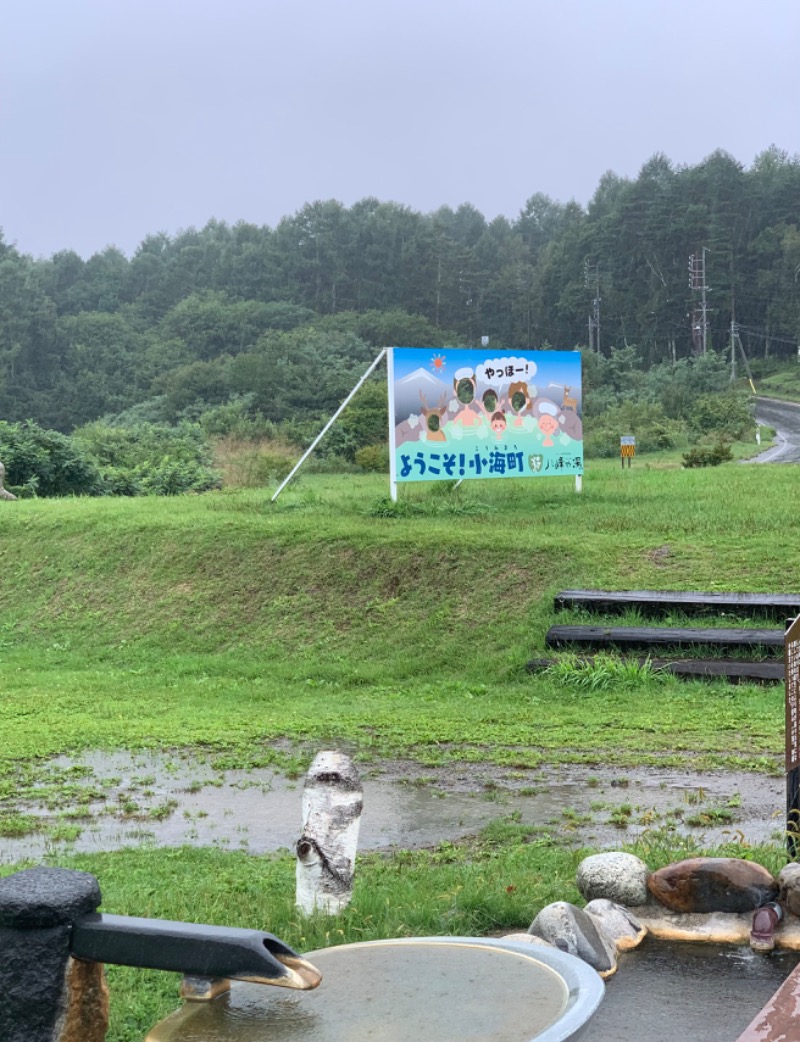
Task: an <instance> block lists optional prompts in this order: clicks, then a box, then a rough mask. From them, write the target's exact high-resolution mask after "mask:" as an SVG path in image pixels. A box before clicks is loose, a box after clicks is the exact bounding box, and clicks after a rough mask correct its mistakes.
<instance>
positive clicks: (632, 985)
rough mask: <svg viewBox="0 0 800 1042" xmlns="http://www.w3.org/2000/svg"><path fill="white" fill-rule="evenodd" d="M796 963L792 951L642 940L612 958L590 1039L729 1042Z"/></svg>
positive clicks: (796, 956)
mask: <svg viewBox="0 0 800 1042" xmlns="http://www.w3.org/2000/svg"><path fill="white" fill-rule="evenodd" d="M798 961H800V954H798V953H797V952H777V953H772V954H770V955H760V954H757V953H755V952H753V951H751V950H750V949H749V948H733V947H723V946H719V945H712V944H699V943H698V944H689V943H678V942H676V943H671V942H668V941H654V940H652V939H650V938H647V939H646V940H645V941H644V943H643V944H642V945H641V947H639V948H637V949H636V951H633V952H629V953H628V954H626V955H622V956H620V961H619V969H618V970H617V972H616V973H615V974H614V976H613V977H612V978H611V979H610V980H608V981H606V994H605V998H604V999H603V1001H602V1002H601V1003H600V1008H599V1009H598V1011H597V1013H595V1015H594V1016H593V1017H592V1020H591V1022H590V1024H589V1031H588V1035H587V1037H588V1039H590V1040H591V1042H675V1040H676V1039H686V1040H687V1042H689V1040H690V1042H733V1039H736V1038H738V1037H739V1035H740V1034H741V1033H742V1031H744V1029H745V1028H746V1027H747V1025H748V1024H749V1023H750V1022H751V1020H753V1018H754V1017H755V1016H756V1014H757V1013H758V1012H759V1011H760V1010H761V1009H762V1008H763V1007H764V1005H765V1004H766V1003H767V1002H768V1001H769V999H770V998H771V997H772V996H773V995H774V993H775V992H776V991H777V990H778V988H779V987H780V986H781V984H783V982H784V980H786V978H787V977H788V975H789V974H790V973H791V971H792V970H793V969H794V967H795V966H796V965H797V963H798Z"/></svg>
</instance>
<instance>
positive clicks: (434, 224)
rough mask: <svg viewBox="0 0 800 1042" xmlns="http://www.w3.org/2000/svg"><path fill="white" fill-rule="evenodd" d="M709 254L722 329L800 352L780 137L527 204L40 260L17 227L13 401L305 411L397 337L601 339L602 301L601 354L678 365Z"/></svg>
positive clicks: (693, 337)
mask: <svg viewBox="0 0 800 1042" xmlns="http://www.w3.org/2000/svg"><path fill="white" fill-rule="evenodd" d="M703 250H705V264H706V268H705V277H706V282H707V286H708V294H707V302H708V307H709V310H708V347H709V348H710V349H711V350H712V351H713V350H715V349H716V350H717V351H723V350H724V349H725V348H726V347H727V344H728V339H729V330H730V323H731V320H732V317H735V319H736V321H737V322H738V323H739V324H740V330H741V336H742V340H743V343H744V345H745V347H746V348H747V349H748V353H750V354H751V355H753V356H755V355H758V356H762V357H763V356H764V355H769V354H772V355H780V354H793V353H794V352H795V351H796V343H797V337H798V335H800V157H798V156H789V155H787V154H786V153H785V152H782V151H781V150H779V149H778V148H775V147H773V148H770V149H769V150H767V151H766V152H764V153H762V154H761V155H759V156H758V157H757V158H756V159H755V160H754V162H753V163H752V165H751V166H750V167H749V168H745V167H743V166H742V164H740V163H738V162H737V161H736V160H734V159H733V158H732V157H731V156H729V155H727V154H726V153H724V152H715V153H713V154H712V155H710V156H709V157H708V158H707V159H706V160H704V161H703V162H702V163H700V164H698V165H696V166H687V167H676V166H675V165H673V164H672V163H671V162H670V161H669V160H668V159H667V158H666V157H664V156H663V155H656V156H654V157H653V158H652V159H650V160H649V161H648V162H647V163H646V164H645V165H644V167H643V168H642V170H641V172H640V173H639V175H638V177H637V178H636V179H625V178H622V177H618V176H616V175H615V174H613V173H607V174H605V175H604V176H603V178H602V179H601V181H600V183H599V185H598V187H597V190H596V192H595V194H594V197H593V198H592V200H591V202H590V203H589V204H588V206H587V207H585V208H584V207H582V206H580V205H578V204H577V203H575V202H569V203H560V202H556V201H554V200H553V199H551V198H549V197H547V196H544V195H541V194H537V195H534V196H532V197H531V198H530V199H529V200H528V202H527V203H526V204H525V206H524V208H523V209H522V211H521V212H520V214H519V216H518V217H517V219H516V220H508V219H506V218H504V217H498V218H496V219H494V220H492V221H487V220H486V219H485V218H484V217H483V216H482V215H481V214H480V213H479V212H478V210H476V209H475V208H474V207H473V206H471V205H469V204H465V205H462V206H460V207H458V208H457V209H455V210H454V209H451V208H449V207H442V208H441V209H439V210H437V211H436V212H434V213H431V214H421V213H417V212H415V211H413V210H411V209H409V208H407V207H405V206H402V205H399V204H397V203H392V202H380V201H378V200H377V199H364V200H361V201H360V202H358V203H356V204H354V205H353V206H351V207H349V208H348V207H345V206H343V205H341V204H340V203H338V202H335V201H327V202H315V203H310V204H308V205H306V206H304V207H303V208H302V209H301V210H300V211H299V212H298V213H296V214H294V215H293V216H291V217H286V218H284V219H283V220H281V221H280V223H279V224H278V225H277V226H276V227H275V228H269V227H258V226H255V225H252V224H247V223H244V222H240V223H237V224H234V225H228V224H225V223H223V222H219V221H214V220H212V221H210V222H209V223H208V224H207V225H206V226H205V227H204V228H202V229H200V230H196V229H189V230H186V231H183V232H181V233H179V234H177V235H175V236H174V237H170V236H168V235H166V234H152V235H148V236H147V237H146V238H145V239H144V240H143V241H142V242H141V244H140V245H139V247H138V249H137V250H136V251H135V253H134V255H133V256H132V257H130V258H127V257H126V256H125V255H124V254H123V253H122V252H120V251H119V250H118V249H116V248H114V247H108V248H107V249H105V250H103V251H102V252H100V253H97V254H95V255H94V256H92V257H90V258H89V259H88V260H84V259H82V258H81V257H80V256H78V255H77V254H76V253H74V252H71V251H63V252H60V253H57V254H54V255H53V256H52V257H50V258H47V259H34V258H32V257H29V256H27V255H25V254H23V253H20V252H19V251H18V250H17V249H16V248H15V247H14V246H13V245H11V244H9V243H7V242H4V241H3V240H2V239H1V238H0V419H2V420H4V421H12V422H13V421H19V420H24V419H32V420H35V421H36V422H37V423H38V424H41V425H43V426H45V427H48V428H53V429H55V430H58V431H62V432H69V431H72V430H73V429H75V428H76V427H80V426H82V425H85V424H87V423H90V422H91V421H95V420H97V419H98V418H101V417H110V416H119V415H120V414H127V415H128V416H129V418H130V417H133V418H135V419H138V420H139V421H146V422H150V423H153V422H157V423H171V424H175V423H178V422H181V421H186V420H196V419H198V418H199V417H200V416H201V415H208V414H209V412H215V416H216V420H215V422H216V424H217V427H218V428H219V430H220V431H223V430H224V428H225V424H226V422H228V423H230V422H231V417H234V416H235V417H236V418H237V419H238V420H239V421H241V420H242V418H243V417H250V418H251V419H252V418H256V417H257V418H259V419H260V420H263V421H268V422H271V423H277V424H281V423H283V424H287V423H288V424H291V423H292V422H293V419H294V418H295V417H296V416H297V415H298V413H300V412H302V414H303V415H304V416H306V417H309V416H313V417H317V416H323V415H325V414H329V413H330V412H331V411H332V409H333V408H334V407H335V406H336V405H337V404H338V403H339V402H340V401H341V399H342V398H343V396H344V395H345V394H346V393H347V392H348V391H349V390H350V388H351V387H352V386H353V384H354V383H355V380H356V378H357V377H358V376H359V375H360V374H361V372H363V370H364V369H365V368H366V365H367V364H368V363H369V361H370V360H371V359H372V358H373V357H374V355H375V350H376V348H379V347H381V346H385V345H389V344H406V345H416V344H419V345H426V346H432V347H442V346H447V345H450V346H453V345H463V346H473V345H475V344H477V343H480V338H481V337H482V336H488V337H490V338H491V341H490V342H491V343H492V345H494V346H498V347H505V346H509V347H515V348H527V349H531V348H541V347H546V346H552V347H557V348H560V349H570V348H573V347H576V346H588V341H589V336H590V333H589V326H588V319H589V315H590V313H591V311H592V307H593V300H594V299H595V298H598V297H599V301H600V303H599V314H600V335H599V339H600V345H599V346H600V349H601V355H602V356H604V357H605V358H606V359H610V358H612V357H613V356H614V352H615V351H617V352H620V351H622V352H628V354H627V355H623V356H621V357H628V358H629V361H630V364H631V366H633V365H634V363H635V365H636V366H638V367H639V368H640V369H641V370H642V371H643V372H647V371H649V370H651V369H652V368H653V367H660V366H664V365H667V366H673V367H674V366H675V365H678V366H680V364H681V363H688V362H690V361H691V360H692V359H693V358H694V357H696V354H697V351H698V339H697V334H696V329H695V333H694V334H693V331H692V327H693V326H695V327H696V326H697V314H698V312H697V310H696V309H697V308H698V307H699V302H700V298H699V292H698V289H697V288H695V289H694V290H692V289H691V288H690V284H689V257H690V255H695V257H698V256H700V255H701V254H702V251H703ZM594 336H595V337H596V336H597V331H596V330H595V333H594ZM594 346H597V344H596V341H595V343H594ZM601 361H602V359H601ZM612 368H613V367H612ZM617 369H619V365H617ZM597 371H598V370H597V367H595V372H597ZM612 397H613V396H612ZM607 404H608V405H609V406H613V405H614V404H615V401H614V400H611V399H609V401H608V403H607ZM376 409H377V405H376ZM131 410H133V411H132V412H131ZM226 417H227V420H226Z"/></svg>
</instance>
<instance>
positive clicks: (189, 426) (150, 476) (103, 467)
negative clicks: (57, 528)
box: [73, 422, 221, 496]
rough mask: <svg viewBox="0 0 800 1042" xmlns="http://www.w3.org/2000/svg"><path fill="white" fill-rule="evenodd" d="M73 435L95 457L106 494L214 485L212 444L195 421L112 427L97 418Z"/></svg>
mask: <svg viewBox="0 0 800 1042" xmlns="http://www.w3.org/2000/svg"><path fill="white" fill-rule="evenodd" d="M73 439H74V440H75V441H76V442H77V443H78V444H79V445H80V446H81V447H82V448H83V449H84V451H85V452H86V454H87V456H89V458H91V459H92V460H94V461H95V463H96V465H97V468H98V471H99V473H100V475H101V479H102V482H103V491H104V492H105V493H106V494H108V495H117V496H120V495H124V496H140V495H143V496H153V495H159V496H175V495H179V494H180V493H182V492H205V491H207V490H208V489H212V488H218V487H219V485H220V483H221V482H220V476H219V474H218V473H217V472H216V471H215V470H214V469H213V467H212V456H211V446H210V445H209V443H208V440H207V438H206V435H205V432H204V431H203V429H202V428H201V427H200V426H199V424H196V423H181V424H179V425H178V426H177V427H169V426H167V425H166V424H157V423H138V424H134V425H132V426H130V427H111V426H108V425H107V424H104V423H101V422H97V423H90V424H87V426H85V427H81V428H80V429H79V430H77V431H75V433H74V435H73Z"/></svg>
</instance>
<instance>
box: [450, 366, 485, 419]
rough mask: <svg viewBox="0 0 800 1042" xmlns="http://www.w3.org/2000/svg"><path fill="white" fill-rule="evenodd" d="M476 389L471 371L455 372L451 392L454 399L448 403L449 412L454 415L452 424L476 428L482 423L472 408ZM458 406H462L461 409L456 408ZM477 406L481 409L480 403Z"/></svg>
mask: <svg viewBox="0 0 800 1042" xmlns="http://www.w3.org/2000/svg"><path fill="white" fill-rule="evenodd" d="M477 389H478V382H477V380H476V379H475V373H474V371H473V370H472V369H459V370H457V372H456V375H455V377H454V378H453V390H454V391H455V393H456V397H455V399H454V400H453V401H451V402H450V408H451V410H452V411H455V413H456V415H455V416H454V417H453V423H460V424H461V426H462V427H477V426H478V425H480V423H481V422H482V421H483V417H482V416H481V414H480V413H479V412H476V411H475V410H474V409H473V408H472V403H473V402H474V401H475V393H476V391H477ZM459 404H461V405H462V406H463V408H462V409H459V408H458V406H459ZM478 404H479V405H480V407H481V408H483V403H482V402H479V403H478Z"/></svg>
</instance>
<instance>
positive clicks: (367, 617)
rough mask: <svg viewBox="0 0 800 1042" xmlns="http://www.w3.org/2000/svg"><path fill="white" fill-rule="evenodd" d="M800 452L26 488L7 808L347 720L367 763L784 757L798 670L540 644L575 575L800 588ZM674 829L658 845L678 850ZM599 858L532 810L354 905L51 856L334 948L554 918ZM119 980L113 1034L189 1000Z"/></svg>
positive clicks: (165, 863) (110, 885) (119, 900)
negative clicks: (652, 663) (334, 909)
mask: <svg viewBox="0 0 800 1042" xmlns="http://www.w3.org/2000/svg"><path fill="white" fill-rule="evenodd" d="M797 473H798V472H797V469H796V468H795V467H792V466H769V467H762V466H742V465H739V464H730V465H726V466H724V467H719V468H715V469H707V470H682V469H680V468H679V466H678V465H677V462H676V460H675V459H674V458H668V457H665V458H654V457H651V458H638V459H637V460H636V462H635V464H634V466H633V468H631V469H630V470H628V469H626V470H624V471H623V470H622V469H621V468H620V466H619V463H618V461H612V462H601V463H595V462H590V464H589V466H588V468H587V472H586V474H585V476H584V491H583V493H582V494H580V495H577V494H576V493H575V489H574V482H573V480H572V479H562V480H551V479H542V480H531V481H527V482H514V481H507V482H506V481H494V482H481V483H477V482H476V483H471V484H470V483H465V484H464V485H462V486H461V487H460V488H458V489H452V488H450V487H449V486H448V487H444V486H430V487H429V486H416V487H413V488H409V487H404V488H401V490H400V493H401V494H400V501H399V503H398V504H391V503H390V502H389V501H388V499H387V482H386V480H385V479H383V478H380V477H372V476H346V477H345V476H341V477H338V476H336V477H335V476H331V477H327V476H314V477H307V478H302V479H301V481H300V482H298V483H297V484H295V485H293V486H291V487H290V488H289V489H288V490H287V491H286V492H285V493H284V494H283V495H282V496H281V498H280V499H279V500H278V502H277V503H276V504H271V503H270V501H269V497H270V494H271V490H270V491H263V492H262V491H242V492H235V493H225V492H221V493H210V494H207V495H203V496H188V497H182V498H178V499H155V498H153V499H131V500H124V499H114V500H112V499H108V500H89V499H85V500H84V499H74V500H60V501H56V500H47V501H46V500H20V501H18V502H16V503H2V504H0V538H2V548H3V554H2V567H1V568H0V655H1V656H2V658H1V661H2V686H1V687H0V709H1V710H2V714H1V715H0V731H1V733H2V742H0V825H1V824H2V820H3V816H6V817H7V818H10V817H12V816H13V814H14V813H15V809H16V805H17V801H18V800H19V799H20V797H21V796H24V794H25V793H26V792H30V790H31V788H32V787H34V786H36V785H42V784H45V783H46V784H49V785H51V786H54V787H55V789H56V791H57V788H58V786H64V785H66V784H67V783H68V779H67V778H65V777H59V776H58V775H54V774H53V773H52V772H48V770H47V758H48V757H51V756H53V755H55V754H60V753H66V752H77V751H80V750H87V749H103V748H120V747H122V748H126V749H131V750H135V749H142V748H152V747H158V748H167V749H169V748H181V749H186V748H190V749H191V748H193V747H200V746H202V747H203V748H204V749H210V750H211V751H212V753H213V755H214V757H215V758H216V761H217V763H218V764H219V765H222V766H227V767H232V766H240V767H247V766H248V765H256V764H266V763H277V764H279V765H281V766H283V767H284V768H285V769H287V770H291V771H292V772H294V773H296V772H298V771H302V770H304V769H305V767H306V765H307V763H308V750H309V748H318V747H321V746H323V745H324V746H329V745H330V744H332V743H335V742H337V741H346V742H347V743H348V748H351V749H354V750H355V752H356V755H357V756H358V757H359V758H360V759H362V760H363V761H369V760H375V759H377V758H380V757H384V756H393V757H410V758H411V757H413V758H415V759H419V760H422V761H424V762H427V763H442V762H446V761H447V760H448V759H462V760H463V759H469V760H476V761H485V762H493V763H501V764H517V765H519V766H520V767H527V766H535V765H537V764H540V763H542V762H570V761H583V762H591V763H608V762H612V763H618V764H620V765H630V766H632V765H636V764H649V763H669V764H673V765H674V764H677V765H684V766H686V767H687V768H690V769H691V768H692V767H700V766H703V767H709V766H738V767H742V766H744V767H746V768H748V769H752V770H765V771H767V770H768V771H775V770H780V757H781V753H782V750H783V692H782V690H781V689H779V688H777V687H774V686H773V687H757V686H752V685H741V686H738V687H731V686H728V685H726V684H723V683H720V682H714V683H700V682H697V683H685V682H679V681H677V680H675V679H673V678H662V677H658V676H654V675H653V674H652V673H650V672H649V671H647V670H639V671H625V670H618V671H616V672H615V670H614V669H613V668H607V669H606V670H605V674H606V675H604V677H603V679H602V683H601V682H599V681H598V683H596V684H592V683H589V684H587V683H586V682H585V678H584V679H583V680H581V679H580V678H579V677H577V676H576V677H575V678H573V677H572V676H571V674H570V671H569V670H568V669H567V670H562V671H559V672H553V673H550V674H544V675H541V674H539V675H532V674H528V673H527V672H526V670H525V663H526V662H527V661H528V659H530V658H532V657H535V656H541V655H543V654H544V652H545V649H544V638H545V634H546V632H547V629H548V627H549V626H550V625H551V624H553V623H554V622H555V621H556V618H557V617H556V615H555V613H554V611H553V595H554V594H555V593H556V592H557V591H558V590H559V589H562V588H565V587H584V586H585V587H605V588H610V589H633V588H656V589H665V590H670V589H676V590H691V589H697V590H742V591H785V592H789V591H791V592H793V591H795V590H796V589H797V588H798V587H799V586H800V567H799V566H800V542H798V539H797V522H796V492H795V483H796V481H797ZM561 621H570V620H569V618H567V619H563V618H562V619H561ZM642 621H644V620H642ZM718 621H719V620H718ZM723 621H725V622H727V624H728V625H737V624H739V623H740V622H741V624H746V622H748V621H750V622H753V621H755V622H759V621H760V624H762V625H764V624H765V623H764V620H735V619H734V620H731V619H728V620H723ZM698 624H699V623H698ZM774 624H776V625H780V623H779V622H778V623H774ZM576 672H577V671H576ZM0 842H2V840H0ZM670 842H671V843H672V845H670V843H667V845H666V846H665V847H664V848H663V849H659V850H657V851H654V852H653V851H651V852H650V855H649V856H651V858H655V859H656V860H660V861H661V862H662V863H663V861H664V860H669V859H670V857H671V856H672V855H674V854H675V852H676V850H677V849H678V848H677V845H676V843H675V842H674V841H670ZM768 857H773V858H775V859H776V860H779V859H780V851H773V852H763V854H762V860H763V858H768ZM575 858H576V855H575V853H574V852H573V851H570V850H567V849H566V848H564V847H561V846H559V845H558V844H557V843H556V842H555V841H553V840H552V839H551V838H549V837H547V836H540V835H538V836H530V835H526V836H523V835H521V834H520V833H519V831H515V826H514V825H513V823H509V824H507V826H505V827H504V828H501V829H499V831H497V832H495V833H493V834H490V835H489V836H484V837H483V839H482V840H481V841H480V842H476V843H473V844H463V845H450V844H447V845H445V846H444V847H443V848H440V849H438V850H437V851H433V852H431V851H427V852H420V853H417V854H410V853H409V854H403V853H402V852H398V853H397V854H395V855H394V856H393V857H381V856H378V855H370V856H368V857H364V858H362V859H361V862H362V863H361V865H360V875H359V878H360V880H361V883H360V891H359V894H358V895H357V897H356V900H355V902H354V904H353V906H352V908H351V909H350V910H349V911H348V912H347V913H346V914H345V915H344V916H343V917H342V918H341V919H340V920H336V921H335V922H331V921H330V920H324V919H323V920H320V921H312V922H310V923H301V922H298V921H297V917H296V914H295V913H294V910H293V907H292V893H293V879H292V862H291V858H288V857H286V856H279V857H276V858H263V857H261V858H259V857H254V856H250V855H246V854H242V853H234V852H225V851H219V850H200V851H189V850H177V851H176V850H170V851H157V850H152V849H142V850H138V851H122V852H118V853H116V854H96V855H83V856H81V857H66V856H65V855H63V854H62V855H60V856H58V857H56V856H55V855H54V857H53V859H51V860H54V862H57V863H59V864H69V865H74V866H76V867H81V868H85V869H87V870H90V871H93V872H95V873H96V874H97V875H98V877H99V878H100V881H101V885H102V887H103V890H104V895H105V907H106V908H107V910H108V911H113V912H118V913H128V914H139V915H154V916H159V917H170V916H178V917H186V918H191V919H195V920H200V921H212V922H230V923H231V925H247V924H248V922H250V924H251V925H254V926H264V927H265V928H269V929H271V930H273V931H274V932H278V933H281V932H283V933H284V934H285V939H286V940H287V941H288V942H289V943H290V944H295V945H296V946H297V947H299V948H301V949H309V948H313V947H314V946H319V945H320V944H324V943H332V942H335V941H336V940H337V939H338V940H343V939H357V938H359V937H365V938H366V937H373V936H382V935H383V936H386V935H390V934H403V933H409V934H413V933H419V932H428V933H447V932H449V933H459V932H461V933H471V932H482V931H485V930H487V929H492V928H498V927H505V926H508V927H509V928H512V927H515V926H527V925H528V923H529V921H530V919H531V918H532V917H533V915H534V914H535V912H536V911H537V909H538V907H540V906H541V905H542V904H544V903H547V902H548V901H550V900H554V899H557V898H566V899H575V898H576V897H577V895H576V894H575V893H574V891H573V890H572V889H571V887H572V879H573V877H574V868H575V863H576V862H575ZM10 870H11V866H5V867H4V868H3V871H10ZM509 888H510V889H509ZM421 890H425V892H426V894H427V896H428V897H429V900H428V901H426V902H420V899H419V895H420V892H421ZM420 903H422V904H423V905H424V907H422V908H417V905H418V904H420ZM254 916H255V918H256V920H257V921H255V922H252V921H251V920H252V918H253V917H254ZM111 978H112V988H113V1006H114V1011H115V1012H114V1018H115V1019H114V1026H113V1029H112V1031H111V1033H110V1035H109V1038H110V1042H134V1040H136V1039H141V1038H142V1037H143V1035H144V1032H145V1028H146V1027H147V1026H148V1025H149V1024H151V1023H152V1022H153V1020H155V1019H157V1017H158V1016H163V1015H164V1013H165V1012H166V1011H167V1010H168V1009H169V1008H170V1007H171V1006H174V1004H175V1001H176V999H175V995H176V989H175V985H174V982H173V981H171V980H170V979H169V978H166V983H165V980H164V979H162V977H160V976H158V975H147V974H144V975H143V974H140V973H137V972H136V971H123V970H113V971H111ZM156 978H157V979H158V983H155V981H156Z"/></svg>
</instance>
